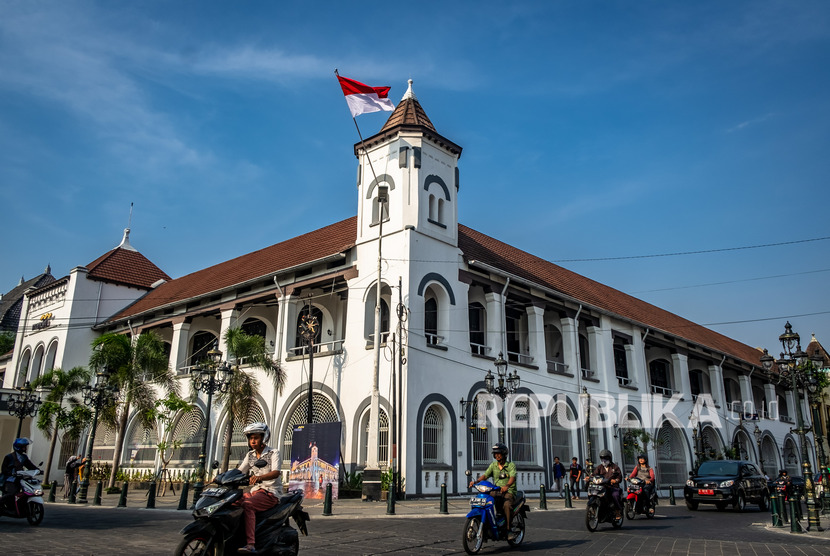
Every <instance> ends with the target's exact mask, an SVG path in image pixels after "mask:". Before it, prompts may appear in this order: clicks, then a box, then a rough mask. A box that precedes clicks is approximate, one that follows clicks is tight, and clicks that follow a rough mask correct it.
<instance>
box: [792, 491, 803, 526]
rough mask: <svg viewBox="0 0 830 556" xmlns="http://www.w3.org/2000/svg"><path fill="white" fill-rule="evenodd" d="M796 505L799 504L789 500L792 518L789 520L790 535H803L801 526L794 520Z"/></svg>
mask: <svg viewBox="0 0 830 556" xmlns="http://www.w3.org/2000/svg"><path fill="white" fill-rule="evenodd" d="M796 504H801V502H800V501H796V500H792V499H790V515H791V516H792V519H791V520H790V533H803V532H804V530H803V529H802V528H801V524H800V523H799V522H798V520H797V519H796V518H795V516H796V509H795V508H796Z"/></svg>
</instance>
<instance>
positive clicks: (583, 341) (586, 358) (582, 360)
mask: <svg viewBox="0 0 830 556" xmlns="http://www.w3.org/2000/svg"><path fill="white" fill-rule="evenodd" d="M579 367H580V369H582V376H586V377H591V376H593V374H594V373H593V372H592V369H591V348H590V344H589V343H588V337H587V336H585V335H584V334H580V335H579Z"/></svg>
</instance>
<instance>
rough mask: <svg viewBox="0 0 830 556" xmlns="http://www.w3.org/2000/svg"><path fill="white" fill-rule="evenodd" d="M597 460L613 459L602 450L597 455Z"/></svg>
mask: <svg viewBox="0 0 830 556" xmlns="http://www.w3.org/2000/svg"><path fill="white" fill-rule="evenodd" d="M599 459H613V456H612V455H611V452H609V451H608V450H603V451H601V452H600V453H599Z"/></svg>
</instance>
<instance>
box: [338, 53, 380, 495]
mask: <svg viewBox="0 0 830 556" xmlns="http://www.w3.org/2000/svg"><path fill="white" fill-rule="evenodd" d="M334 74H335V75H336V76H337V77H338V83H339V82H340V79H339V77H340V74H339V73H338V72H337V69H336V68H335V70H334ZM349 112H350V113H351V110H350V111H349ZM352 121H353V122H354V127H355V129H356V130H357V136H358V137H360V145H361V146H362V147H363V153H364V155H365V156H366V160H367V162H368V163H369V169H370V170H371V171H372V177H373V178H374V182H373V183H375V182H377V181H378V178H377V174H375V168H374V166H373V165H372V158H371V157H370V156H369V149H367V148H366V143H365V142H364V140H363V134H362V133H360V126H358V125H357V119H356V118H355V117H354V116H352ZM382 244H383V200H382V198H381V197H380V194H379V195H378V270H377V272H378V274H377V284H376V285H375V289H376V296H375V334H374V338H373V342H372V351H373V356H374V357H373V359H374V366H373V369H372V370H373V372H372V396H371V401H370V403H369V430H368V432H367V435H366V436H367V438H366V466H365V468H364V471H363V493H362V495H363V498H364V499H367V500H379V499H380V496H381V495H380V490H381V477H380V462H379V461H378V460H379V459H380V443H379V433H380V388H379V382H380V341H381V338H380V334H381V332H380V328H381V327H380V320H381V287H382V278H383V276H382V274H383V258H382V250H381V246H382Z"/></svg>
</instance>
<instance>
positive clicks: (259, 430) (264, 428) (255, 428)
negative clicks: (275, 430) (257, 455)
mask: <svg viewBox="0 0 830 556" xmlns="http://www.w3.org/2000/svg"><path fill="white" fill-rule="evenodd" d="M242 434H244V435H245V438H248V437H249V436H250V435H252V434H261V435H262V442H263V444H266V443H267V442H268V439H269V438H271V430H270V429H269V428H268V425H266V424H265V423H251V424H250V425H248V426H247V427H245V430H244V431H242Z"/></svg>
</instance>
